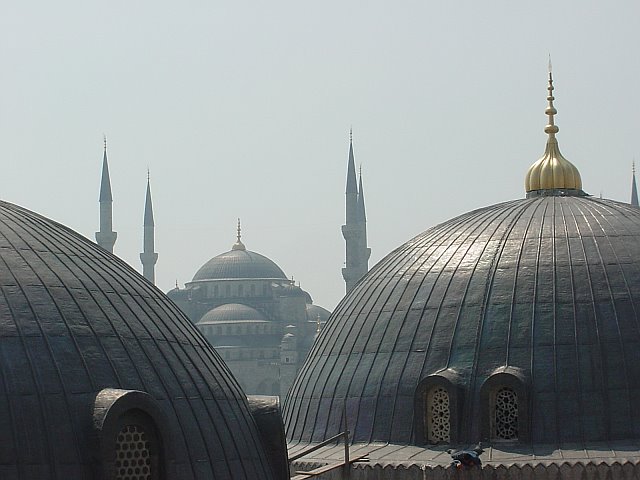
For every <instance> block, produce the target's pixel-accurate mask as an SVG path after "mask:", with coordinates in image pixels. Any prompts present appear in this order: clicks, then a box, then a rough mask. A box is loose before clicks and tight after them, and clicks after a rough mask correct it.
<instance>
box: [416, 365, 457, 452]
mask: <svg viewBox="0 0 640 480" xmlns="http://www.w3.org/2000/svg"><path fill="white" fill-rule="evenodd" d="M462 395H463V389H462V382H461V379H460V377H459V375H458V373H457V372H456V371H455V370H453V369H444V370H439V371H437V372H435V373H433V374H431V375H428V376H426V377H424V378H423V379H422V380H420V382H418V385H417V386H416V391H415V397H414V407H413V408H414V417H413V418H414V419H415V435H416V438H415V441H416V442H417V443H418V444H420V443H428V444H438V443H440V444H442V443H445V444H455V443H458V442H459V440H460V438H459V435H460V432H459V430H460V415H461V410H460V408H461V406H462V401H463V398H462Z"/></svg>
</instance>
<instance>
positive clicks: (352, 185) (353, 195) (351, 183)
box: [345, 129, 358, 223]
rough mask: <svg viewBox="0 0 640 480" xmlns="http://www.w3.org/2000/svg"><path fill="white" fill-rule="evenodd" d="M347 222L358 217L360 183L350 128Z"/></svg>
mask: <svg viewBox="0 0 640 480" xmlns="http://www.w3.org/2000/svg"><path fill="white" fill-rule="evenodd" d="M345 193H346V195H347V204H346V207H347V208H346V217H347V223H349V222H353V221H355V219H356V215H357V213H356V212H357V209H358V184H357V180H356V162H355V160H354V157H353V129H349V163H348V164H347V188H346V192H345Z"/></svg>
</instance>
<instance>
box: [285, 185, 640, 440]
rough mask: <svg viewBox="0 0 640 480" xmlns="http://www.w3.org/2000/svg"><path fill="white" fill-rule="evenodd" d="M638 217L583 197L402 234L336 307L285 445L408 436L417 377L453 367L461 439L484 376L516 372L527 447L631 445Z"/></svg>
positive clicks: (292, 405)
mask: <svg viewBox="0 0 640 480" xmlns="http://www.w3.org/2000/svg"><path fill="white" fill-rule="evenodd" d="M639 312H640V209H638V208H635V207H631V206H629V205H627V204H621V203H617V202H613V201H608V200H600V199H595V198H592V197H558V196H549V197H538V198H535V199H527V200H516V201H512V202H507V203H501V204H498V205H494V206H491V207H486V208H482V209H480V210H476V211H473V212H470V213H467V214H465V215H462V216H459V217H457V218H454V219H452V220H450V221H448V222H445V223H443V224H441V225H438V226H436V227H434V228H432V229H430V230H427V231H426V232H424V233H422V234H421V235H418V236H417V237H415V238H413V239H412V240H410V241H408V242H407V243H405V244H404V245H402V246H401V247H399V248H398V249H396V250H395V251H393V252H392V253H390V254H389V255H388V256H387V257H386V258H384V259H383V260H382V261H381V262H380V263H378V264H377V265H376V266H375V267H374V268H373V269H372V270H371V271H370V272H369V274H368V275H367V276H366V277H365V278H364V279H363V280H362V281H361V282H360V283H359V284H358V285H357V286H356V287H355V288H354V290H353V291H352V292H351V293H350V294H349V295H347V296H346V297H345V298H344V299H343V300H342V302H341V303H340V304H339V305H338V307H337V308H336V310H335V312H334V313H333V315H332V316H331V318H330V319H329V322H328V323H327V326H326V327H325V328H324V329H323V330H322V332H321V333H320V336H319V338H318V340H317V341H316V343H315V345H314V347H313V349H312V351H311V352H310V353H309V356H308V358H307V361H306V363H305V364H304V366H303V368H302V370H301V372H300V374H299V376H298V378H297V379H296V381H295V383H294V385H293V387H292V389H291V391H290V394H289V397H288V398H287V402H286V405H285V422H286V424H287V431H288V436H289V438H290V440H292V441H303V442H309V441H312V440H313V441H317V440H321V439H323V438H326V437H329V436H331V435H334V434H335V433H336V432H338V431H340V430H339V429H340V426H341V422H342V415H343V408H344V406H345V399H346V408H347V411H348V412H350V425H349V428H350V429H351V430H352V432H353V439H354V441H360V442H362V441H364V442H370V441H383V442H391V443H411V442H414V441H415V440H416V438H415V434H416V432H415V422H417V421H419V419H417V418H415V415H421V414H420V413H417V414H416V413H414V401H415V394H416V388H417V387H418V384H419V383H420V382H421V381H422V380H424V379H425V378H427V377H428V376H429V375H432V374H436V373H437V372H443V371H449V372H454V376H455V377H456V380H457V381H456V385H457V386H459V388H461V389H462V392H463V393H462V397H463V398H464V400H463V404H464V406H462V407H461V410H460V412H461V415H462V421H461V427H460V428H461V430H460V441H461V442H462V443H464V442H467V443H471V442H477V441H478V440H479V439H480V437H481V430H482V426H481V425H480V423H481V420H482V413H481V412H482V408H483V400H482V398H481V396H480V394H479V392H480V390H481V387H482V385H483V383H484V382H485V381H486V380H487V379H488V378H489V377H490V376H491V375H492V374H493V373H494V372H496V371H497V370H499V369H503V370H504V369H505V368H507V369H512V371H514V372H520V373H521V376H522V379H523V383H524V385H525V386H526V389H527V394H528V397H529V399H530V400H529V402H528V408H529V409H530V410H529V412H528V418H529V424H530V428H531V431H530V438H531V440H532V441H534V442H543V443H554V444H556V443H558V442H562V441H580V440H585V439H588V440H592V441H593V440H616V439H625V438H631V437H637V435H638V432H640V417H639V416H638V415H637V414H636V407H637V405H638V404H639V402H640V315H639Z"/></svg>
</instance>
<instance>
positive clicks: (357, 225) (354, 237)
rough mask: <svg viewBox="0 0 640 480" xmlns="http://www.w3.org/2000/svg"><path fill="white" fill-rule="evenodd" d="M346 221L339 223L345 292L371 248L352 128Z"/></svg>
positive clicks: (362, 270)
mask: <svg viewBox="0 0 640 480" xmlns="http://www.w3.org/2000/svg"><path fill="white" fill-rule="evenodd" d="M346 195H347V198H346V207H347V208H346V222H345V224H344V225H343V226H342V236H343V237H344V239H345V243H346V257H347V258H346V262H345V264H346V266H345V267H344V268H343V269H342V277H343V278H344V281H345V283H346V290H347V292H349V291H350V290H351V289H352V288H353V287H354V286H355V284H356V283H357V282H358V280H360V278H362V277H363V276H364V274H365V273H367V272H368V271H369V256H370V255H371V249H370V248H368V247H367V219H366V213H365V208H364V191H363V189H362V168H360V178H359V183H356V166H355V159H354V156H353V130H349V162H348V165H347V191H346Z"/></svg>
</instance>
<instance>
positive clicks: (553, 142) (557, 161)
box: [524, 57, 584, 197]
mask: <svg viewBox="0 0 640 480" xmlns="http://www.w3.org/2000/svg"><path fill="white" fill-rule="evenodd" d="M547 90H548V92H549V94H548V95H547V101H548V102H549V104H548V105H547V108H546V109H545V111H544V113H545V114H546V115H547V116H548V119H549V120H548V123H547V125H546V126H545V127H544V131H545V133H546V134H547V135H549V137H548V138H547V145H546V147H545V150H544V155H543V156H542V158H540V159H539V160H538V161H537V162H536V163H534V164H533V165H531V167H530V168H529V171H528V172H527V175H526V177H525V181H524V185H525V190H526V192H527V196H528V197H529V196H536V195H539V194H542V195H570V194H571V192H567V190H572V191H575V192H576V193H578V194H580V195H584V192H582V179H581V178H580V172H578V169H577V168H576V167H575V166H574V165H573V164H572V163H571V162H570V161H569V160H567V159H566V158H564V157H563V156H562V154H561V153H560V148H559V147H558V140H557V138H556V133H558V130H559V128H558V126H557V125H556V124H555V115H556V114H557V113H558V111H557V110H556V108H555V107H554V106H553V101H554V100H555V98H554V96H553V90H554V87H553V76H552V73H551V57H549V80H548V86H547ZM531 192H539V193H531Z"/></svg>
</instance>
